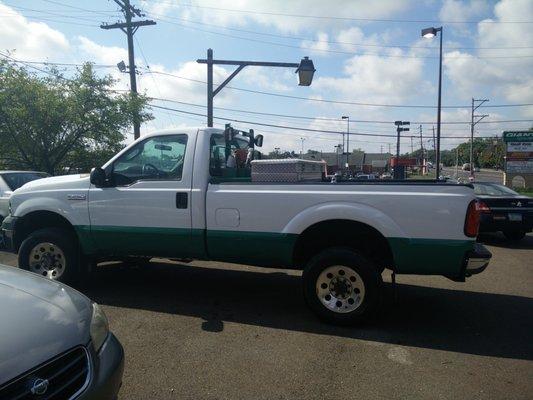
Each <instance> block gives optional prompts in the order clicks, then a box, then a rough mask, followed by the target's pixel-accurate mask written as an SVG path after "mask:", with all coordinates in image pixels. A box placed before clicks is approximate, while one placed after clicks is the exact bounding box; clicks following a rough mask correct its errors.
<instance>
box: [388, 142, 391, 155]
mask: <svg viewBox="0 0 533 400" xmlns="http://www.w3.org/2000/svg"><path fill="white" fill-rule="evenodd" d="M387 144H388V145H389V154H392V153H391V152H390V143H387Z"/></svg>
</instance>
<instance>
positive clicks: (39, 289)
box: [0, 265, 92, 386]
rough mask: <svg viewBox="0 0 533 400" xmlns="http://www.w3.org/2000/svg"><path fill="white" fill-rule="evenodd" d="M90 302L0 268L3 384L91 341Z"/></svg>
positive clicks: (62, 287)
mask: <svg viewBox="0 0 533 400" xmlns="http://www.w3.org/2000/svg"><path fill="white" fill-rule="evenodd" d="M91 316H92V305H91V301H90V300H89V299H88V298H87V297H85V296H84V295H82V294H81V293H79V292H77V291H76V290H74V289H72V288H70V287H68V286H65V285H63V284H61V283H57V282H53V281H51V280H49V279H44V278H42V277H40V276H38V275H36V274H33V273H30V272H25V271H21V270H19V269H18V268H13V267H7V266H3V265H0V386H1V385H2V384H3V383H5V382H7V381H9V380H11V379H12V378H14V377H16V376H18V375H20V374H22V373H23V372H25V371H27V370H29V369H31V368H33V367H36V366H37V365H39V364H41V363H43V362H45V361H47V360H49V359H50V358H52V357H54V356H56V355H58V354H59V353H61V352H63V351H65V350H68V349H70V348H72V347H74V346H76V345H80V344H87V343H88V342H89V338H90V333H89V330H90V322H91Z"/></svg>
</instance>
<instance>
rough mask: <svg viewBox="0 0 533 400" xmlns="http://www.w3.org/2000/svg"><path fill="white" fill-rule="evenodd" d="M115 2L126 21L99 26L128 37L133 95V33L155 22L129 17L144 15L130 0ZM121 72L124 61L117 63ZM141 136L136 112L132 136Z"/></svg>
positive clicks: (134, 95)
mask: <svg viewBox="0 0 533 400" xmlns="http://www.w3.org/2000/svg"><path fill="white" fill-rule="evenodd" d="M114 1H115V3H117V4H118V5H119V7H120V8H121V9H122V12H123V13H124V18H125V19H126V22H117V23H115V24H107V23H106V24H102V25H100V28H102V29H120V30H121V31H122V32H124V33H125V34H126V36H127V37H128V64H129V74H130V90H131V93H132V94H133V97H136V96H137V77H136V72H137V71H136V69H135V53H134V49H133V35H134V34H135V32H137V29H139V27H141V26H147V25H155V24H156V22H155V21H152V20H144V21H132V20H131V19H132V18H133V17H134V16H137V17H144V14H143V13H141V10H139V9H138V8H135V7H134V6H132V5H131V4H130V0H114ZM117 65H118V66H119V69H120V71H121V72H126V68H125V66H124V62H120V63H119V64H117ZM140 136H141V123H140V119H139V115H138V114H137V113H135V114H134V116H133V137H134V138H135V139H138V138H139V137H140Z"/></svg>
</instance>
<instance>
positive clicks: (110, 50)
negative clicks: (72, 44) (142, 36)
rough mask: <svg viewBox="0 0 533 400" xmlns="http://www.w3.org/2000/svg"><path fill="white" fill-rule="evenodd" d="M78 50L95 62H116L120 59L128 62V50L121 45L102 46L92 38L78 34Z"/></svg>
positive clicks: (84, 56)
mask: <svg viewBox="0 0 533 400" xmlns="http://www.w3.org/2000/svg"><path fill="white" fill-rule="evenodd" d="M77 40H78V50H79V51H80V52H81V54H82V57H83V58H84V59H89V60H90V61H91V62H94V63H97V64H113V65H114V64H116V63H118V62H120V61H124V62H126V63H127V62H128V51H127V50H126V49H125V48H123V47H117V46H102V45H100V44H98V43H95V42H93V41H92V40H90V39H88V38H86V37H84V36H79V37H78V38H77Z"/></svg>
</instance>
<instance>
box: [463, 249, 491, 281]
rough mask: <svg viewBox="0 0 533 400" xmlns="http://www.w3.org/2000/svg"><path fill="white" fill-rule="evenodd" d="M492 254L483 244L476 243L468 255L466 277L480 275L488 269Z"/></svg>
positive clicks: (465, 268)
mask: <svg viewBox="0 0 533 400" xmlns="http://www.w3.org/2000/svg"><path fill="white" fill-rule="evenodd" d="M491 257H492V253H491V252H490V251H488V250H487V248H486V247H485V246H483V245H482V244H481V243H475V244H474V248H473V249H472V250H470V251H469V252H468V253H467V254H466V259H465V264H464V276H465V277H469V276H472V275H475V274H479V273H481V272H483V271H484V270H485V268H487V266H488V265H489V261H490V259H491Z"/></svg>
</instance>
